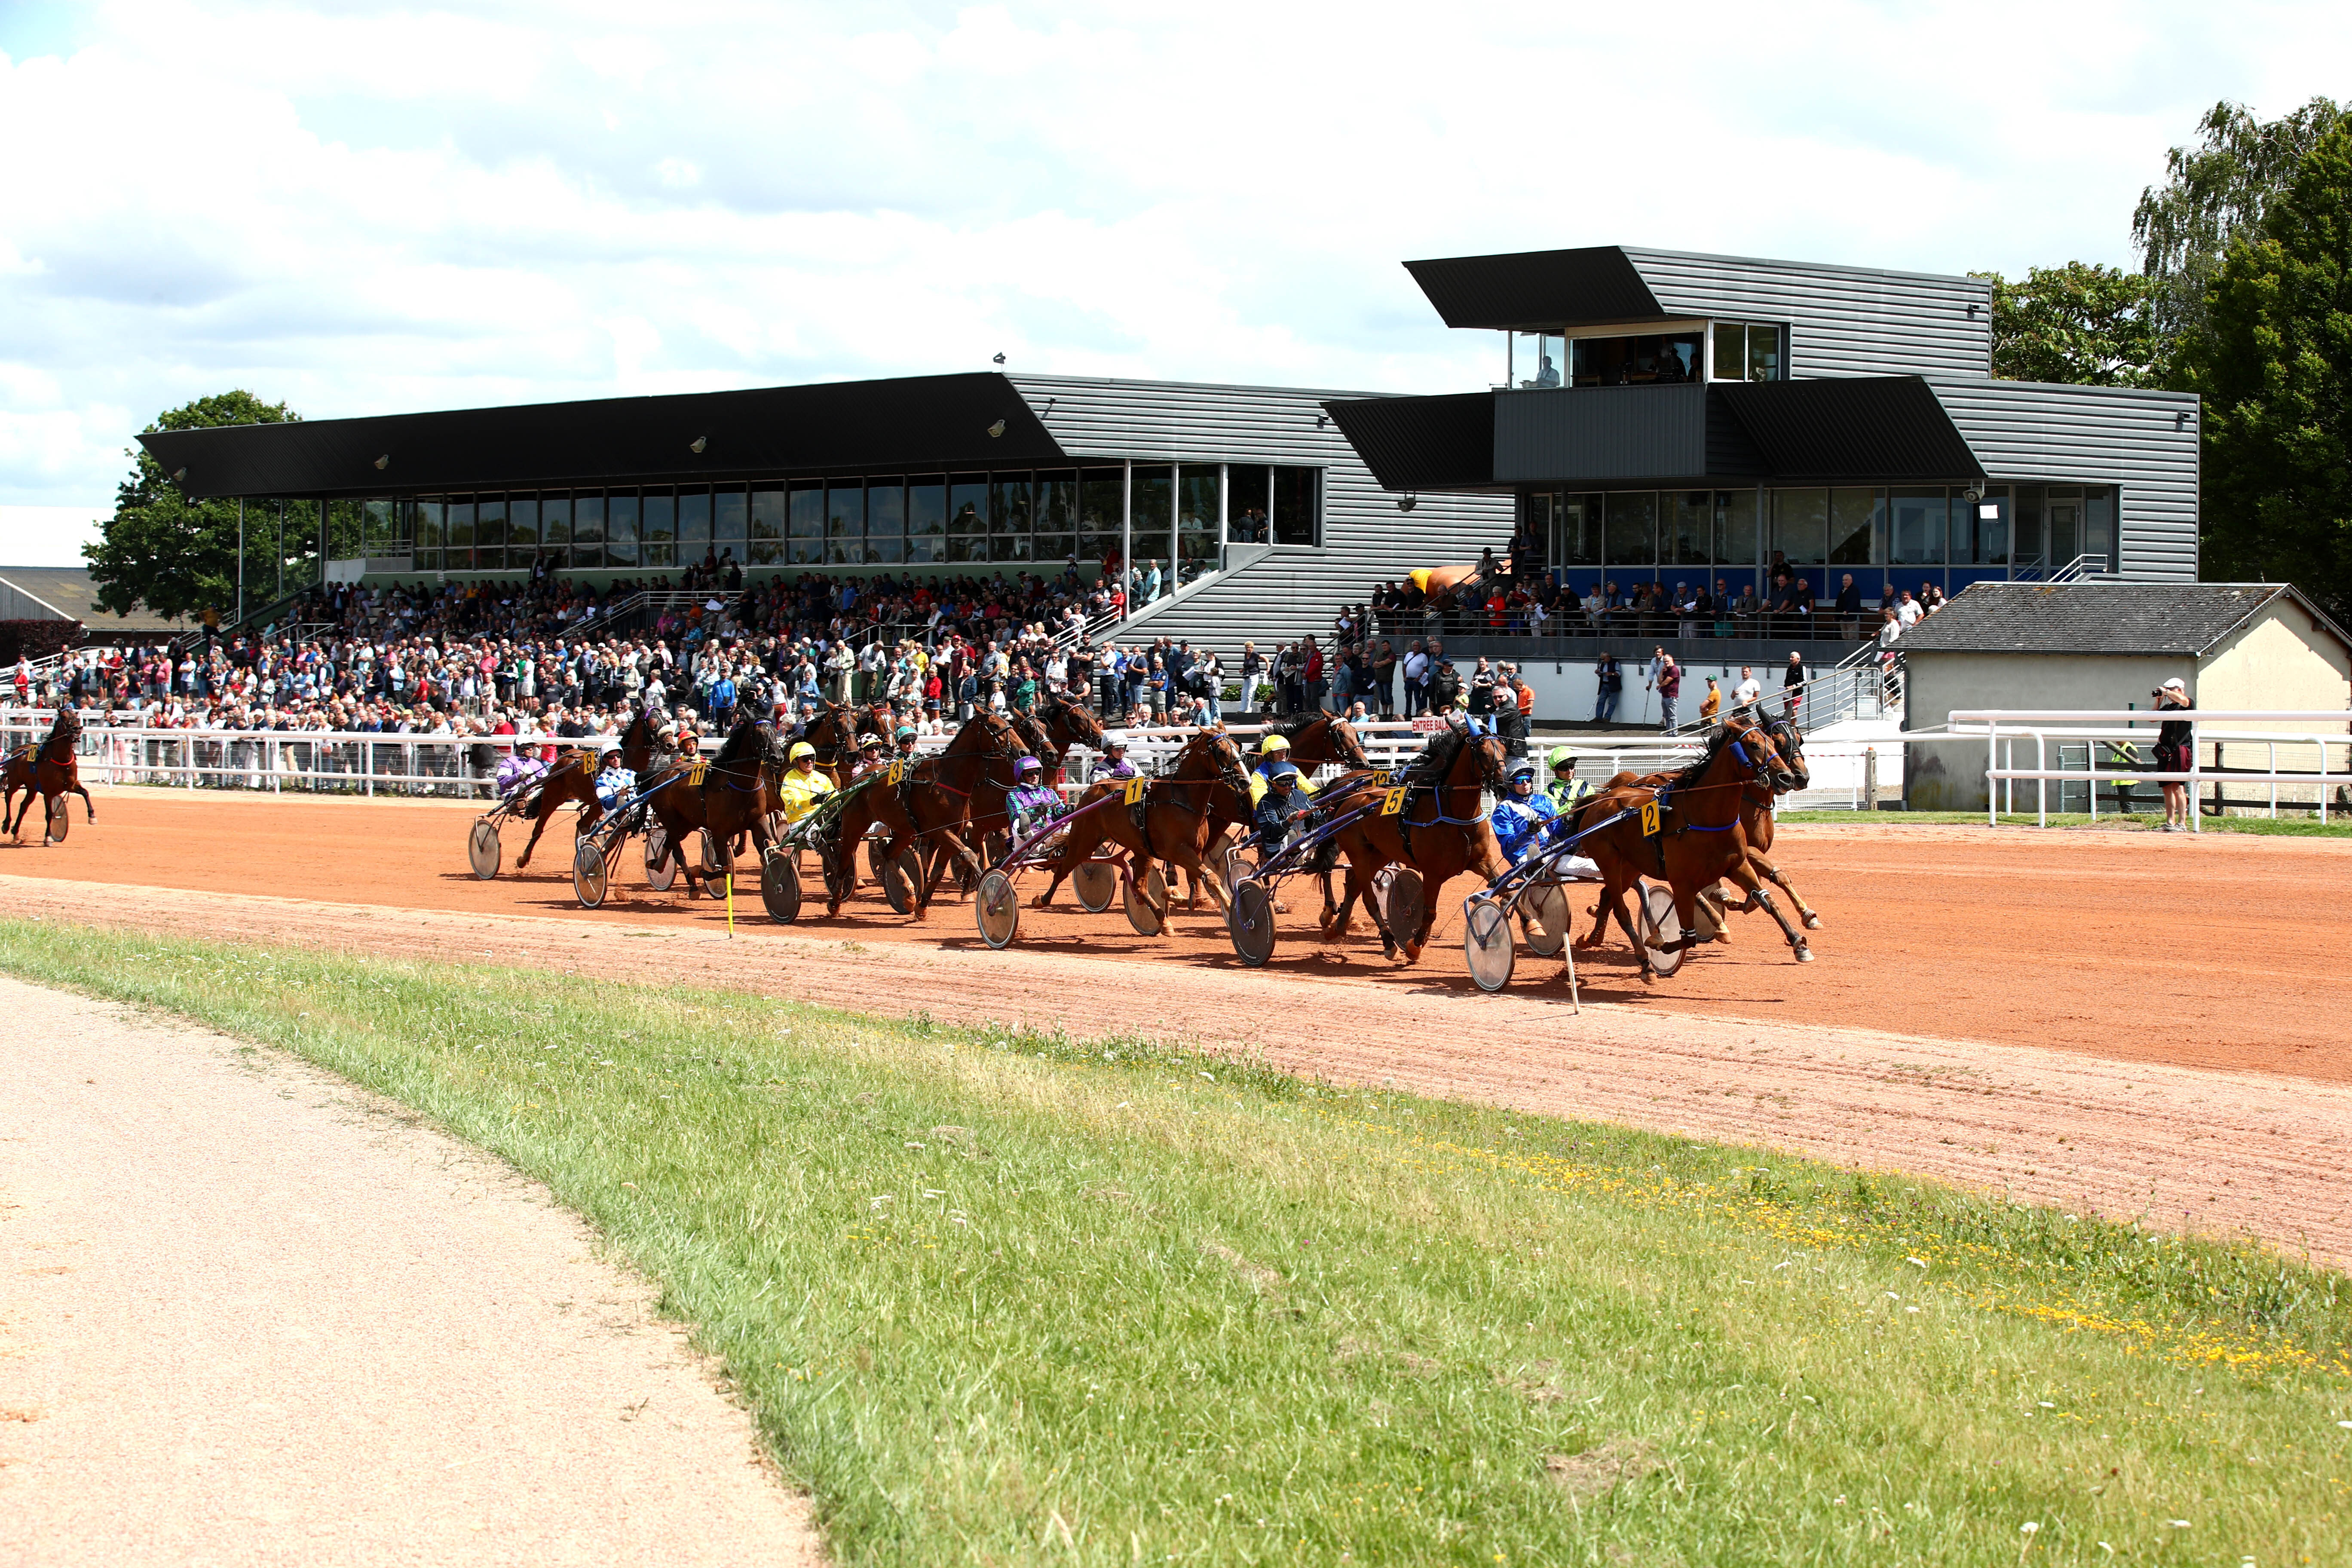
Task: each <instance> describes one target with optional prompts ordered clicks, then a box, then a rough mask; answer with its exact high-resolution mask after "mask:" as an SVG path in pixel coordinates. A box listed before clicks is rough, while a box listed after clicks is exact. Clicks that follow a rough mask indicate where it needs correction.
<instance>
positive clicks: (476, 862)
mask: <svg viewBox="0 0 2352 1568" xmlns="http://www.w3.org/2000/svg"><path fill="white" fill-rule="evenodd" d="M503 848H504V846H503V845H501V844H500V843H499V825H498V824H497V823H495V822H493V821H491V820H490V819H489V818H488V817H487V816H478V817H476V818H475V819H474V830H473V831H472V832H471V833H468V834H467V835H466V864H467V865H468V866H471V867H472V868H474V875H475V876H477V877H478V878H480V879H482V880H483V881H485V882H487V881H488V880H489V879H491V878H493V877H495V876H497V875H498V874H499V853H500V851H501V850H502V849H503Z"/></svg>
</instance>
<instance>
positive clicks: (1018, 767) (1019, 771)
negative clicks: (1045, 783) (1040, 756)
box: [1013, 757, 1041, 778]
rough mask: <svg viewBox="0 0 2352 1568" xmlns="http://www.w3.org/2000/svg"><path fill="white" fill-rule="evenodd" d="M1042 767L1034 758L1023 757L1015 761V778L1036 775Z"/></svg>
mask: <svg viewBox="0 0 2352 1568" xmlns="http://www.w3.org/2000/svg"><path fill="white" fill-rule="evenodd" d="M1040 765H1041V764H1040V763H1038V761H1037V759H1036V758H1034V757H1021V758H1019V759H1017V760H1015V761H1014V763H1013V777H1014V778H1020V777H1023V776H1024V775H1025V774H1028V773H1035V772H1036V771H1037V770H1038V768H1039V766H1040Z"/></svg>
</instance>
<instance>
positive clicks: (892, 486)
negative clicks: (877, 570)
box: [866, 479, 907, 566]
mask: <svg viewBox="0 0 2352 1568" xmlns="http://www.w3.org/2000/svg"><path fill="white" fill-rule="evenodd" d="M906 558H907V481H906V480H904V479H868V480H867V481H866V560H868V561H879V562H882V563H885V564H887V565H894V566H895V565H897V564H898V563H899V562H901V561H904V560H905V559H906Z"/></svg>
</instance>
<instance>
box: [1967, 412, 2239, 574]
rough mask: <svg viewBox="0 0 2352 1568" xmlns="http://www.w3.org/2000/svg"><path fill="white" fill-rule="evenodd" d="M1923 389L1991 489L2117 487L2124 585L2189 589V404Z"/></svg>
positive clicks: (2193, 464) (2194, 437) (2193, 519)
mask: <svg viewBox="0 0 2352 1568" xmlns="http://www.w3.org/2000/svg"><path fill="white" fill-rule="evenodd" d="M1929 384H1930V385H1931V386H1933V387H1934V388H1935V391H1936V395H1937V397H1938V398H1939V399H1941V400H1942V402H1943V405H1944V407H1945V410H1946V411H1947V412H1948V413H1949V414H1950V415H1951V416H1952V423H1953V424H1954V425H1955V426H1958V428H1959V432H1960V434H1961V435H1962V436H1964V437H1967V438H1968V443H1969V446H1970V447H1973V448H1975V450H1976V454H1977V456H1978V457H1979V458H1981V459H1982V460H1983V462H1984V466H1985V473H1986V476H1987V478H1989V479H1991V480H1992V481H1993V482H1994V483H2000V482H2003V481H2011V480H2013V481H2020V482H2024V483H2034V482H2040V481H2045V480H2046V481H2049V482H2051V483H2057V484H2064V483H2081V484H2104V485H2119V486H2121V487H2122V492H2123V510H2122V515H2121V517H2120V519H2119V528H2118V536H2119V538H2120V540H2121V555H2120V557H2119V559H2118V560H2117V561H2116V565H2117V566H2118V567H2119V568H2121V570H2122V573H2123V575H2124V576H2126V577H2127V578H2130V579H2133V580H2135V581H2138V582H2154V581H2160V580H2165V579H2180V580H2186V581H2194V580H2195V578H2196V576H2197V480H2198V434H2197V426H2198V421H2199V411H2198V399H2197V396H2196V395H2195V394H2193V393H2187V392H2141V391H2136V390H2130V389H2126V388H2123V387H2113V386H2063V385H2054V384H2048V383H2042V382H2029V381H1993V380H1990V379H1979V378H1976V377H1972V376H1970V377H1956V378H1951V379H1946V378H1942V377H1935V378H1931V379H1930V381H1929ZM2183 414H2185V415H2187V416H2188V418H2187V419H2186V420H2185V421H2184V420H2182V419H2181V418H2180V416H2181V415H2183Z"/></svg>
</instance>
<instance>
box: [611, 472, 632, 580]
mask: <svg viewBox="0 0 2352 1568" xmlns="http://www.w3.org/2000/svg"><path fill="white" fill-rule="evenodd" d="M604 564H605V565H607V566H623V567H634V566H635V565H636V564H637V492H636V491H635V490H615V491H614V492H613V493H612V494H611V495H610V496H608V497H606V498H605V500H604Z"/></svg>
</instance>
